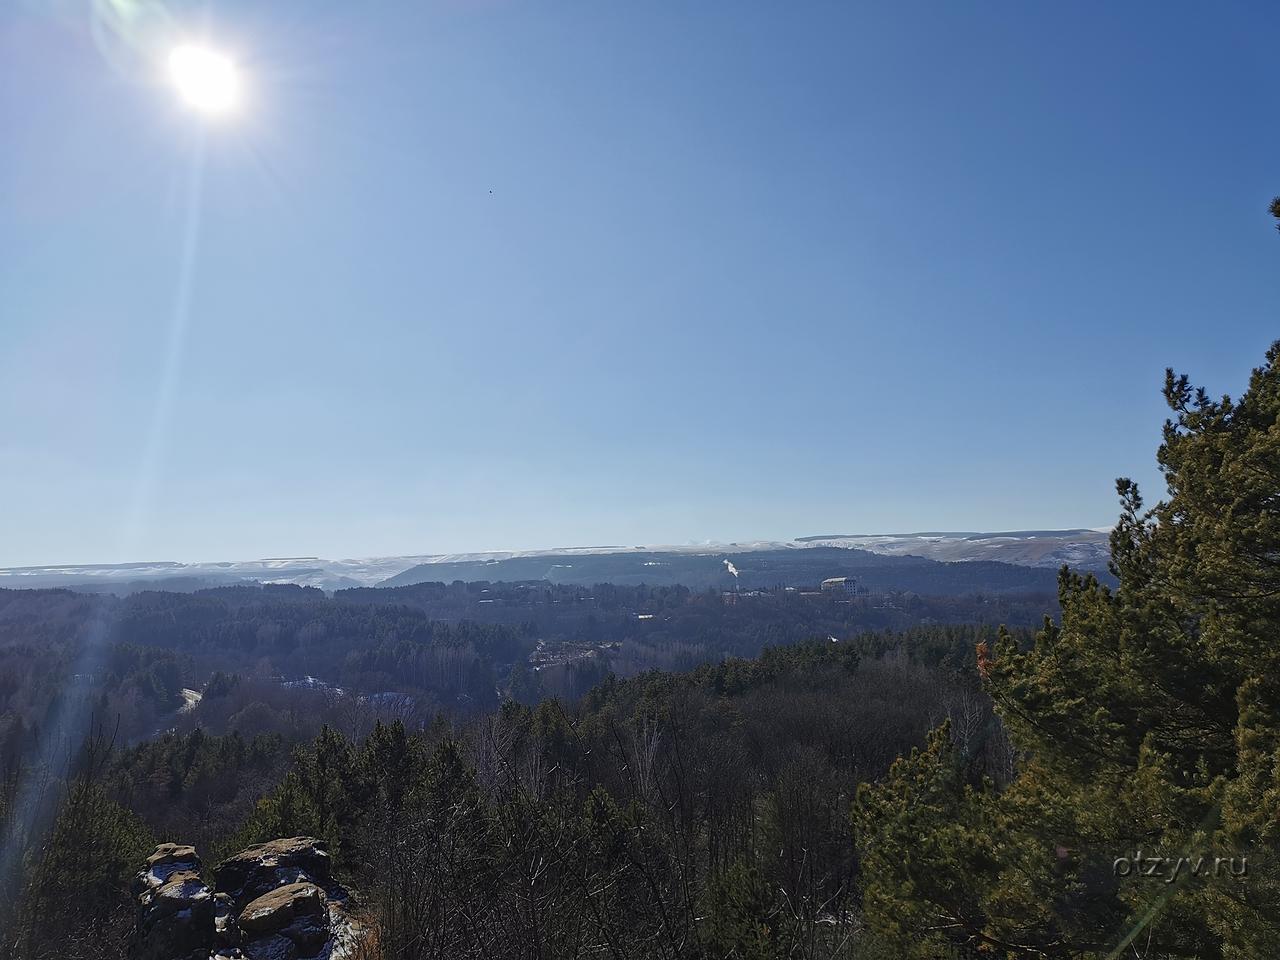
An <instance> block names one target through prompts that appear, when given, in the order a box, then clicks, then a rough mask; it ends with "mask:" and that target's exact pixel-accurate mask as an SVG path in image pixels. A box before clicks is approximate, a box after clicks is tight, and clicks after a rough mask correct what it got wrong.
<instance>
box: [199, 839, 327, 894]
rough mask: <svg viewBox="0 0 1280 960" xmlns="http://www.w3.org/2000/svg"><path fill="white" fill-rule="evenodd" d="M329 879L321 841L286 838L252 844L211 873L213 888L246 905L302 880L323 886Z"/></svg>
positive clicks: (324, 848)
mask: <svg viewBox="0 0 1280 960" xmlns="http://www.w3.org/2000/svg"><path fill="white" fill-rule="evenodd" d="M331 875H332V872H331V867H330V860H329V850H328V845H327V844H326V843H325V842H324V841H323V840H317V839H316V838H315V837H286V838H282V839H279V840H269V841H267V842H266V843H255V844H254V845H253V846H251V847H246V848H245V849H244V850H242V851H240V852H239V853H237V854H235V855H234V856H232V857H228V858H227V859H226V860H224V861H222V863H220V864H219V865H218V868H217V870H216V871H215V873H214V888H215V889H216V890H218V891H219V892H221V893H228V894H230V895H231V896H233V897H234V898H235V899H236V900H237V901H238V902H247V901H249V900H255V899H257V898H258V897H260V896H262V895H263V894H264V893H266V892H267V891H268V890H273V889H275V888H276V887H279V886H284V885H285V884H289V883H297V882H299V881H302V880H310V881H311V882H312V883H316V884H319V885H320V886H325V885H326V884H328V883H329V880H330V878H331Z"/></svg>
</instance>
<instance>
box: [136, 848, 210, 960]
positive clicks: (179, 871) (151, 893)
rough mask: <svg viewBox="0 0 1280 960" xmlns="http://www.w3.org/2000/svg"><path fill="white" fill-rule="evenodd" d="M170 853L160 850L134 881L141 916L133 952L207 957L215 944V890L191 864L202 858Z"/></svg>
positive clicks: (140, 957) (153, 959)
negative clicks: (174, 855)
mask: <svg viewBox="0 0 1280 960" xmlns="http://www.w3.org/2000/svg"><path fill="white" fill-rule="evenodd" d="M166 846H170V845H166ZM188 849H190V848H188ZM194 853H195V851H191V854H192V857H193V858H194ZM166 856H168V854H167V853H166V854H163V855H162V854H161V852H160V850H159V849H157V853H156V854H153V855H152V857H151V858H150V859H148V861H147V867H146V868H145V869H144V870H143V871H142V872H141V873H139V874H138V876H137V877H136V878H135V880H134V890H135V891H136V892H137V895H138V919H137V921H136V923H135V927H134V936H133V939H132V941H131V942H130V951H129V953H130V956H131V957H134V958H135V960H178V958H185V957H190V956H198V957H205V956H208V952H209V948H210V947H211V946H212V944H213V893H212V891H211V890H210V889H209V887H208V885H206V884H205V882H204V881H203V880H202V879H200V874H199V873H198V872H197V871H196V870H195V869H192V868H191V866H192V863H194V864H196V865H198V864H199V860H198V859H192V860H177V859H169V860H166V859H164V857H166ZM157 857H160V859H157ZM153 861H154V862H153Z"/></svg>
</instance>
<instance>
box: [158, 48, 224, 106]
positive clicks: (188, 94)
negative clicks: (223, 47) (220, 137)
mask: <svg viewBox="0 0 1280 960" xmlns="http://www.w3.org/2000/svg"><path fill="white" fill-rule="evenodd" d="M169 75H170V76H171V77H172V78H173V82H174V85H175V86H177V88H178V93H179V94H180V95H181V96H182V99H183V100H184V101H185V102H186V103H187V105H188V106H190V107H192V108H193V109H196V110H199V111H201V112H202V113H228V112H230V111H231V110H234V109H235V108H236V106H237V105H238V104H239V102H240V74H239V72H238V71H237V70H236V65H235V62H234V61H232V60H231V58H230V57H228V56H226V55H225V54H222V53H219V52H218V51H216V50H211V49H209V48H208V47H197V46H193V45H190V44H183V45H182V46H179V47H174V49H173V51H172V52H171V53H170V54H169Z"/></svg>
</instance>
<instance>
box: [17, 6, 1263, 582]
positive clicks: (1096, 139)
mask: <svg viewBox="0 0 1280 960" xmlns="http://www.w3.org/2000/svg"><path fill="white" fill-rule="evenodd" d="M95 10H96V11H97V13H96V14H95V12H94V11H95ZM128 10H134V11H135V12H136V13H135V15H134V17H133V18H132V19H128V18H122V17H121V16H120V14H121V12H123V11H128ZM1278 34H1280V6H1277V5H1276V4H1273V3H1258V4H1233V3H1220V4H1192V3H1154V2H1152V3H1125V4H1112V3H1079V4H1049V3H1025V2H1007V3H1006V2H993V3H985V4H954V3H941V2H939V3H923V2H922V3H898V2H885V3H875V4H866V3H831V4H824V3H804V4H777V3H752V2H743V0H733V2H701V3H679V4H677V3H623V2H608V0H605V2H592V3H583V2H578V3H567V2H545V3H525V2H502V0H474V2H467V0H448V2H439V3H426V2H418V0H413V2H396V0H381V2H377V3H350V2H347V0H343V2H336V0H275V2H272V3H270V4H262V3H257V2H249V0H243V2H231V0H223V2H219V3H214V4H178V3H167V4H161V3H155V2H154V0H132V2H131V3H125V2H124V0H102V2H100V3H97V4H92V3H90V2H88V0H17V2H9V3H6V4H4V5H3V7H2V8H0V142H2V144H3V146H2V149H0V251H2V252H3V253H2V255H0V565H4V566H16V565H27V564H31V565H35V564H54V563H89V562H121V561H134V560H210V559H249V558H255V557H267V556H327V557H361V556H378V555H395V554H424V553H443V552H454V551H465V550H487V549H532V548H540V547H553V546H572V545H590V544H628V545H629V544H678V543H688V542H694V541H706V540H709V541H736V540H744V539H789V538H792V537H797V536H806V535H816V534H823V533H894V532H909V531H915V530H974V531H980V530H986V531H990V530H1015V529H1028V528H1066V527H1096V526H1107V525H1109V524H1110V523H1112V522H1113V521H1114V519H1115V517H1116V515H1117V512H1118V508H1117V502H1116V496H1115V489H1114V480H1115V478H1116V477H1118V476H1131V477H1134V478H1135V479H1137V480H1138V481H1139V482H1140V483H1141V484H1142V485H1143V487H1144V488H1145V490H1146V491H1147V493H1148V495H1149V497H1151V498H1154V497H1156V496H1158V494H1159V493H1160V491H1161V489H1162V487H1161V483H1160V475H1159V473H1158V471H1157V469H1156V466H1155V448H1156V446H1157V444H1158V442H1159V432H1160V426H1161V424H1162V422H1163V420H1164V418H1165V416H1166V414H1167V409H1166V408H1165V407H1164V405H1163V399H1162V397H1161V393H1160V390H1161V385H1162V383H1163V377H1164V369H1165V367H1167V366H1173V367H1175V368H1176V369H1177V370H1179V371H1180V372H1186V373H1188V374H1190V375H1191V377H1192V380H1193V381H1194V382H1196V383H1200V384H1203V385H1204V386H1206V387H1207V388H1208V389H1209V390H1210V392H1211V393H1214V394H1221V393H1224V392H1225V393H1231V394H1233V395H1234V394H1238V392H1239V391H1240V390H1241V389H1242V388H1243V387H1244V385H1245V383H1246V381H1247V377H1248V373H1249V370H1250V369H1251V368H1252V367H1254V366H1256V365H1258V364H1259V363H1260V362H1261V361H1262V359H1263V355H1264V352H1265V350H1266V348H1267V346H1268V345H1269V343H1270V342H1271V340H1272V339H1274V338H1276V337H1280V323H1277V319H1278V318H1277V316H1276V305H1277V303H1278V302H1280V299H1278V297H1277V294H1278V293H1280V269H1278V267H1280V236H1278V235H1277V234H1276V231H1275V228H1274V222H1273V221H1272V220H1271V218H1270V217H1269V216H1268V214H1267V205H1268V203H1269V201H1270V199H1271V198H1272V196H1273V195H1275V194H1278V193H1280V125H1278V124H1276V123H1275V122H1274V121H1275V117H1276V112H1277V106H1278V102H1277V93H1280V73H1278V72H1277V71H1276V69H1275V62H1274V60H1275V49H1274V38H1275V37H1276V36H1277V35H1278ZM183 42H188V43H190V42H200V43H203V44H206V45H208V46H210V47H213V48H215V49H217V50H220V51H222V52H224V53H226V54H227V55H229V56H231V57H232V58H233V59H234V60H235V62H236V63H237V65H238V69H239V71H240V76H241V79H242V84H243V91H242V98H241V103H240V105H239V108H238V109H237V110H235V111H233V112H230V113H227V114H225V115H221V116H216V117H212V116H207V115H203V114H199V113H197V112H195V111H193V110H191V109H190V108H189V106H187V105H185V104H184V103H182V101H181V100H180V99H179V98H178V96H177V95H176V92H175V89H174V87H173V84H172V83H171V82H170V80H169V78H168V76H167V75H166V71H165V66H164V64H165V61H166V58H167V56H168V54H169V52H170V50H171V49H172V47H173V46H174V45H175V44H179V43H183Z"/></svg>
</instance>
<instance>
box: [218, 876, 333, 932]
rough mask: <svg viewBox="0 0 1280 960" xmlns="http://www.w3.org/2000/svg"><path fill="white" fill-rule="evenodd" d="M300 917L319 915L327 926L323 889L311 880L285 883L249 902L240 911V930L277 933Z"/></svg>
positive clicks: (326, 903) (327, 916)
mask: <svg viewBox="0 0 1280 960" xmlns="http://www.w3.org/2000/svg"><path fill="white" fill-rule="evenodd" d="M304 917H306V918H313V919H314V918H322V919H323V920H324V921H325V926H326V927H327V926H328V918H329V906H328V901H327V900H326V899H325V895H324V891H323V890H321V889H320V888H319V887H317V886H316V885H315V884H314V883H307V882H305V881H304V882H302V883H289V884H286V885H285V886H283V887H277V888H276V889H274V890H272V891H270V892H269V893H264V894H263V895H262V896H260V897H258V898H257V899H256V900H254V901H252V902H251V903H249V905H248V906H246V907H245V908H244V910H242V911H241V912H240V929H241V930H243V931H244V932H245V933H246V934H248V935H250V936H258V935H261V934H264V933H279V932H280V931H282V930H284V929H285V928H286V927H288V926H290V925H291V924H292V923H293V922H294V921H295V920H300V919H302V918H304Z"/></svg>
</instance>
